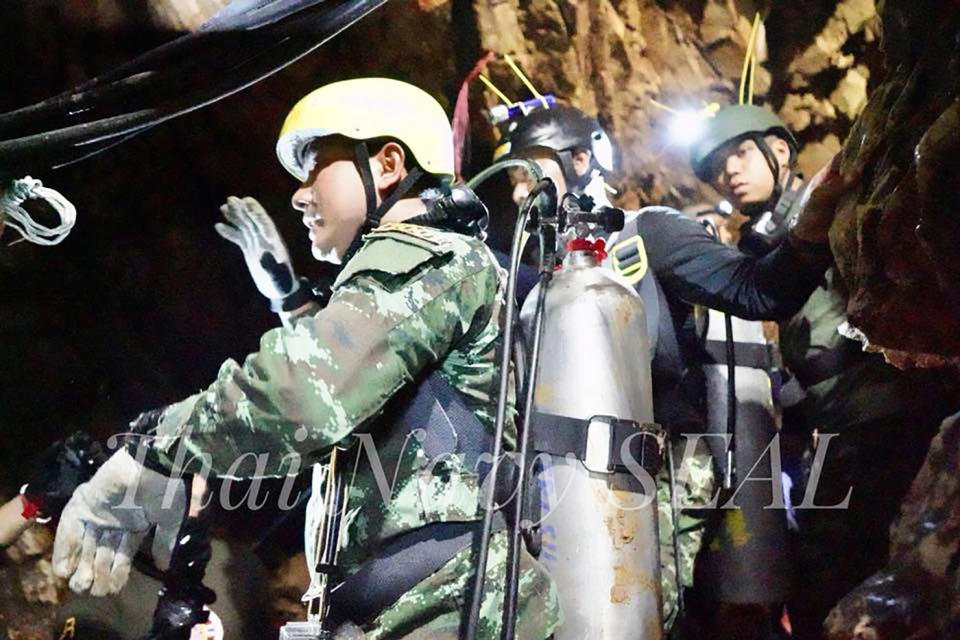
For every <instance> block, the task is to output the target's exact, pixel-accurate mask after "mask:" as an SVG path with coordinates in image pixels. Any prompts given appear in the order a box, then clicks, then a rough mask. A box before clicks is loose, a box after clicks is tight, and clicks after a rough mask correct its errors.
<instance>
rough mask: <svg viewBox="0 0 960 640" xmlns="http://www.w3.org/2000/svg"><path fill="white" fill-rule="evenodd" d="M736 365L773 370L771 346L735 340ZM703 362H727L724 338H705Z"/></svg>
mask: <svg viewBox="0 0 960 640" xmlns="http://www.w3.org/2000/svg"><path fill="white" fill-rule="evenodd" d="M735 345H736V353H737V356H736V365H737V366H738V367H751V368H753V369H763V370H764V371H768V372H769V371H773V352H772V349H773V347H772V346H771V345H769V344H759V343H756V342H736V343H735ZM703 348H704V350H705V351H706V357H705V359H704V360H705V361H704V364H727V343H726V341H724V340H706V341H705V342H704V344H703Z"/></svg>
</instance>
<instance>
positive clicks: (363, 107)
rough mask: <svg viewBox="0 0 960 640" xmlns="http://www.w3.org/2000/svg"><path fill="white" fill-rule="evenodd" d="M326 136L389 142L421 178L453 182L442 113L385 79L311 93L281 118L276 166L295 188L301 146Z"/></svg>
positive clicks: (300, 175) (407, 87)
mask: <svg viewBox="0 0 960 640" xmlns="http://www.w3.org/2000/svg"><path fill="white" fill-rule="evenodd" d="M330 135H342V136H346V137H348V138H352V139H354V140H370V139H374V138H385V137H389V138H394V139H396V140H399V141H400V142H402V143H403V144H405V145H406V146H407V148H408V149H409V150H410V152H411V153H412V154H413V157H414V159H415V160H416V161H417V164H418V165H419V166H420V168H421V169H422V170H423V171H424V172H425V173H431V174H434V175H438V176H449V177H451V178H452V177H453V174H454V169H453V166H454V165H453V133H452V131H451V129H450V122H449V120H447V114H446V113H444V111H443V107H441V106H440V104H439V103H437V101H436V100H435V99H434V98H433V97H432V96H431V95H430V94H428V93H427V92H426V91H424V90H423V89H420V88H418V87H415V86H413V85H412V84H407V83H406V82H400V81H399V80H391V79H390V78H357V79H355V80H343V81H341V82H334V83H332V84H328V85H326V86H323V87H320V88H319V89H316V90H314V91H311V92H310V93H308V94H307V95H306V96H304V97H303V98H302V99H301V100H300V101H299V102H298V103H297V104H295V105H294V107H293V109H291V110H290V113H289V114H288V115H287V119H286V120H285V121H284V123H283V128H282V129H281V130H280V137H279V139H278V140H277V157H278V158H279V159H280V164H282V165H283V166H284V168H285V169H286V170H287V171H289V172H290V173H291V174H293V176H294V177H295V178H296V179H297V180H300V181H301V182H303V181H305V180H306V179H307V174H308V172H309V171H310V167H309V166H306V163H307V160H308V158H307V157H306V154H305V153H304V151H305V150H306V147H307V145H308V144H309V143H310V142H311V141H313V140H315V139H317V138H322V137H325V136H330Z"/></svg>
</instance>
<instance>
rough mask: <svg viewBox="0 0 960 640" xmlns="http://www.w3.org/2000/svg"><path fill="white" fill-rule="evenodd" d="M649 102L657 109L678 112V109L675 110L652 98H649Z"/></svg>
mask: <svg viewBox="0 0 960 640" xmlns="http://www.w3.org/2000/svg"><path fill="white" fill-rule="evenodd" d="M650 104H652V105H653V106H655V107H656V108H657V109H663V110H664V111H669V112H670V113H678V111H677V110H676V109H674V108H673V107H668V106H667V105H665V104H663V103H662V102H657V101H656V100H654V99H653V98H650Z"/></svg>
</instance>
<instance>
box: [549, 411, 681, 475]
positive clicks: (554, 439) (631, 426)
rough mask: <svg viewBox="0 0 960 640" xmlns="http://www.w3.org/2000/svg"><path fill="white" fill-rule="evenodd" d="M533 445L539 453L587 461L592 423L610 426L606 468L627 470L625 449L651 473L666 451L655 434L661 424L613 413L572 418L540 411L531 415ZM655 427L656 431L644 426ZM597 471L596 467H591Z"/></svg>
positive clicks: (655, 469) (657, 466)
mask: <svg viewBox="0 0 960 640" xmlns="http://www.w3.org/2000/svg"><path fill="white" fill-rule="evenodd" d="M530 423H531V424H530V428H531V429H532V431H531V433H530V438H531V442H530V444H531V446H532V447H533V449H534V451H537V452H538V453H549V454H550V455H554V456H559V457H564V456H566V455H567V454H573V455H574V456H576V457H577V459H578V460H581V461H585V459H586V456H587V438H588V435H589V431H590V425H591V424H592V423H603V424H606V425H609V426H610V430H611V433H610V444H609V452H608V455H607V465H606V469H605V471H607V472H613V471H622V470H625V469H627V464H626V461H624V459H623V452H624V450H625V447H626V451H629V453H630V455H631V456H632V457H633V459H634V460H635V461H636V462H637V463H638V464H640V466H642V467H643V468H644V469H646V470H647V471H648V472H650V473H651V474H655V473H656V472H657V471H658V470H659V469H660V464H661V462H662V453H661V451H660V444H659V442H658V441H657V439H656V437H655V435H654V434H655V433H656V432H657V431H659V430H660V427H659V425H641V424H639V423H637V422H634V421H633V420H620V419H619V418H615V417H613V416H602V415H600V416H592V417H590V418H586V419H584V418H571V417H569V416H560V415H555V414H550V413H541V412H539V411H536V412H534V413H533V415H532V416H531V418H530ZM644 426H649V427H653V428H654V432H651V431H648V430H646V429H644V428H643V427H644ZM591 470H595V469H591Z"/></svg>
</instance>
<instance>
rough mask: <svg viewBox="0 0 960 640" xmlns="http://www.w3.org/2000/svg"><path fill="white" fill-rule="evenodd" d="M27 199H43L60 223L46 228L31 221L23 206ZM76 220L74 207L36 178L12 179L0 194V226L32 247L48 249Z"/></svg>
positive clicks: (62, 237) (60, 238) (67, 231)
mask: <svg viewBox="0 0 960 640" xmlns="http://www.w3.org/2000/svg"><path fill="white" fill-rule="evenodd" d="M27 200H43V201H45V202H46V203H47V204H48V205H50V206H51V207H52V208H53V210H54V211H56V212H57V215H58V216H60V224H59V225H57V226H54V227H47V226H44V225H42V224H40V223H39V222H37V221H36V220H34V219H33V218H32V217H31V216H30V214H29V213H28V212H27V210H26V209H24V208H23V206H21V205H23V203H24V202H26V201H27ZM76 221H77V208H76V207H74V206H73V204H72V203H71V202H70V201H69V200H67V199H66V198H65V197H63V195H62V194H60V193H59V192H58V191H56V190H55V189H51V188H50V187H45V186H43V183H42V182H41V181H40V180H37V179H36V178H31V177H30V176H25V177H23V178H20V179H19V180H14V181H13V182H11V183H10V184H9V185H7V187H6V188H5V189H4V190H3V192H2V193H0V224H2V223H4V222H5V223H6V224H8V225H9V226H10V227H11V228H13V229H16V230H17V231H18V232H19V233H20V235H21V236H23V239H24V240H27V241H29V242H32V243H34V244H39V245H45V246H51V245H55V244H59V243H61V242H62V241H63V239H64V238H66V237H67V234H69V233H70V230H71V229H73V225H74V224H75V223H76Z"/></svg>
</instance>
